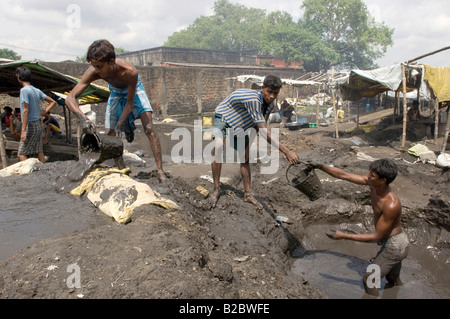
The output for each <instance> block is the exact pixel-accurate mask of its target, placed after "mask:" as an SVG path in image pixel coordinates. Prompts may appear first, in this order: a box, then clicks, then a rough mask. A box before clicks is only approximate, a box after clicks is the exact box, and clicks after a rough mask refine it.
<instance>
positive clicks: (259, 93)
mask: <svg viewBox="0 0 450 319" xmlns="http://www.w3.org/2000/svg"><path fill="white" fill-rule="evenodd" d="M282 86H283V83H282V82H281V79H280V78H279V77H277V76H273V75H269V76H267V77H266V78H265V79H264V83H263V86H262V88H261V90H253V89H239V90H236V91H234V92H233V93H231V94H230V95H229V96H228V97H227V98H226V99H225V100H223V101H222V102H221V103H220V104H219V106H218V107H217V108H216V110H215V112H214V113H215V114H214V140H215V145H214V154H213V156H214V157H213V162H212V164H211V169H212V175H213V181H214V190H213V193H212V195H211V204H212V207H215V206H216V204H217V201H218V200H219V197H220V174H221V170H222V151H223V146H224V143H225V139H226V138H227V137H228V138H229V139H230V143H231V144H232V145H233V148H234V149H235V150H238V145H239V144H241V145H244V144H245V154H244V156H245V159H244V162H243V163H241V164H240V169H241V175H242V180H243V184H244V201H245V202H248V203H251V204H253V205H255V206H256V208H257V209H258V210H262V208H263V207H262V205H261V203H259V202H258V201H257V200H256V198H255V197H254V195H253V192H252V188H251V172H250V161H249V159H250V155H249V154H250V152H249V149H250V144H251V143H250V140H249V135H247V134H246V132H247V131H248V130H251V129H256V131H257V132H258V133H259V134H261V135H262V136H263V137H264V138H265V139H266V141H267V142H269V143H270V144H271V145H272V146H274V147H275V148H277V149H279V150H280V151H281V152H282V153H284V154H285V155H286V158H287V159H288V161H289V162H290V163H292V164H294V163H296V162H297V160H298V156H297V154H296V153H295V152H293V151H291V150H289V149H287V148H286V147H285V146H283V145H282V144H280V143H279V141H278V140H277V139H276V138H274V137H272V136H271V134H270V132H269V130H267V125H266V120H265V113H266V112H267V111H268V110H269V106H270V104H272V102H274V101H275V99H276V98H277V97H278V94H279V93H280V90H281V87H282ZM237 131H241V134H236V135H234V134H230V132H231V133H234V132H237ZM242 133H243V134H242ZM227 135H233V136H227ZM240 140H241V141H240ZM239 142H241V143H239Z"/></svg>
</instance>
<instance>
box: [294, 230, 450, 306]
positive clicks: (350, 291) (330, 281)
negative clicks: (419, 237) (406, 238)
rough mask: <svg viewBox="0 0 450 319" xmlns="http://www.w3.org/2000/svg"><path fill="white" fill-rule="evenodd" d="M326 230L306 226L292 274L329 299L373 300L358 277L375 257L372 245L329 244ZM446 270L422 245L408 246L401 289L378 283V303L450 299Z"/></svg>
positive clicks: (337, 242)
mask: <svg viewBox="0 0 450 319" xmlns="http://www.w3.org/2000/svg"><path fill="white" fill-rule="evenodd" d="M328 230H329V226H321V225H315V226H310V227H309V228H308V230H307V235H306V236H305V238H304V240H303V241H304V244H305V246H304V247H300V248H299V249H298V250H297V251H295V252H294V253H293V257H294V258H293V266H292V272H293V273H295V274H298V275H301V276H302V277H303V278H304V279H305V280H307V281H308V282H309V283H310V284H311V285H313V286H315V287H317V288H319V289H321V290H322V291H323V292H324V293H325V294H327V296H329V298H332V299H342V298H344V299H366V298H367V299H373V298H375V297H373V296H370V295H367V294H366V293H365V291H364V287H363V284H362V277H363V275H364V273H365V272H366V270H367V267H368V266H369V264H370V263H369V260H370V259H371V258H372V257H375V255H376V253H377V252H378V250H379V248H380V247H379V246H378V245H377V244H375V243H359V242H353V241H348V240H347V241H346V240H340V241H333V240H331V239H328V238H327V237H326V236H325V233H326V232H327V231H328ZM449 266H450V265H448V264H447V263H446V262H445V261H438V260H436V258H435V256H433V253H432V251H430V250H429V249H427V248H426V247H424V246H422V245H413V244H411V245H410V248H409V254H408V257H407V258H406V259H405V260H404V261H403V265H402V270H401V274H400V278H401V280H402V282H403V286H399V287H393V288H389V289H384V285H385V284H386V280H385V279H382V281H381V289H380V296H379V297H378V298H379V299H448V298H450V277H449V276H448V274H449Z"/></svg>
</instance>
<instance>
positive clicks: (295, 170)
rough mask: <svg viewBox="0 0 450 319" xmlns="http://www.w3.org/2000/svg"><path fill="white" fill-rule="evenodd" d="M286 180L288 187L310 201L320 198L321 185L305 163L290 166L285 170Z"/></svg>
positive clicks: (311, 168) (312, 170)
mask: <svg viewBox="0 0 450 319" xmlns="http://www.w3.org/2000/svg"><path fill="white" fill-rule="evenodd" d="M289 173H290V174H289ZM286 178H287V180H288V182H289V184H290V185H292V186H293V187H295V188H296V189H298V190H299V191H301V192H302V193H303V194H305V195H306V196H308V198H309V200H310V201H315V200H318V199H319V198H320V197H321V196H322V191H323V190H322V184H321V183H320V179H319V177H318V176H317V175H316V172H315V171H314V168H313V167H312V166H310V165H307V164H305V163H297V164H292V165H291V166H289V167H288V169H287V170H286Z"/></svg>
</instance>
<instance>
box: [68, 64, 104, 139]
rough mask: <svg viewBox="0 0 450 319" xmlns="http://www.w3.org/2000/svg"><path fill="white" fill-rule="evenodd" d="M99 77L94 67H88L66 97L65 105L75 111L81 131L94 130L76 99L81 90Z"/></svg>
mask: <svg viewBox="0 0 450 319" xmlns="http://www.w3.org/2000/svg"><path fill="white" fill-rule="evenodd" d="M98 79H100V77H99V76H98V75H96V74H95V72H94V68H93V67H89V68H88V69H87V70H86V72H85V73H84V75H83V76H82V78H81V80H80V82H78V84H77V85H75V87H74V88H73V89H72V91H70V93H69V95H68V96H67V98H66V105H67V107H68V108H69V110H70V111H72V112H73V113H75V115H77V116H78V118H79V119H80V122H81V126H82V127H83V131H86V132H90V133H92V132H95V127H94V124H93V123H92V122H91V120H89V118H88V117H87V116H86V115H85V114H84V113H83V112H82V111H81V109H80V106H79V105H78V102H77V99H78V98H79V97H80V96H81V94H83V92H84V91H85V90H86V89H87V88H88V86H89V85H90V84H91V82H93V81H95V80H98Z"/></svg>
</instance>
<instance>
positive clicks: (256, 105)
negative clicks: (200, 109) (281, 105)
mask: <svg viewBox="0 0 450 319" xmlns="http://www.w3.org/2000/svg"><path fill="white" fill-rule="evenodd" d="M268 107H269V105H267V104H265V103H264V100H263V97H262V92H261V90H252V89H239V90H236V91H234V92H233V93H231V94H230V95H229V96H228V97H227V98H226V99H225V100H223V101H222V102H221V103H220V104H219V106H218V107H217V108H216V110H215V113H216V114H220V115H222V117H223V119H224V121H225V122H226V123H228V125H229V126H230V127H231V128H233V129H237V128H240V129H243V130H247V129H249V128H252V127H254V126H255V124H259V123H265V122H266V121H265V118H264V112H265V111H266V110H267V109H268Z"/></svg>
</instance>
